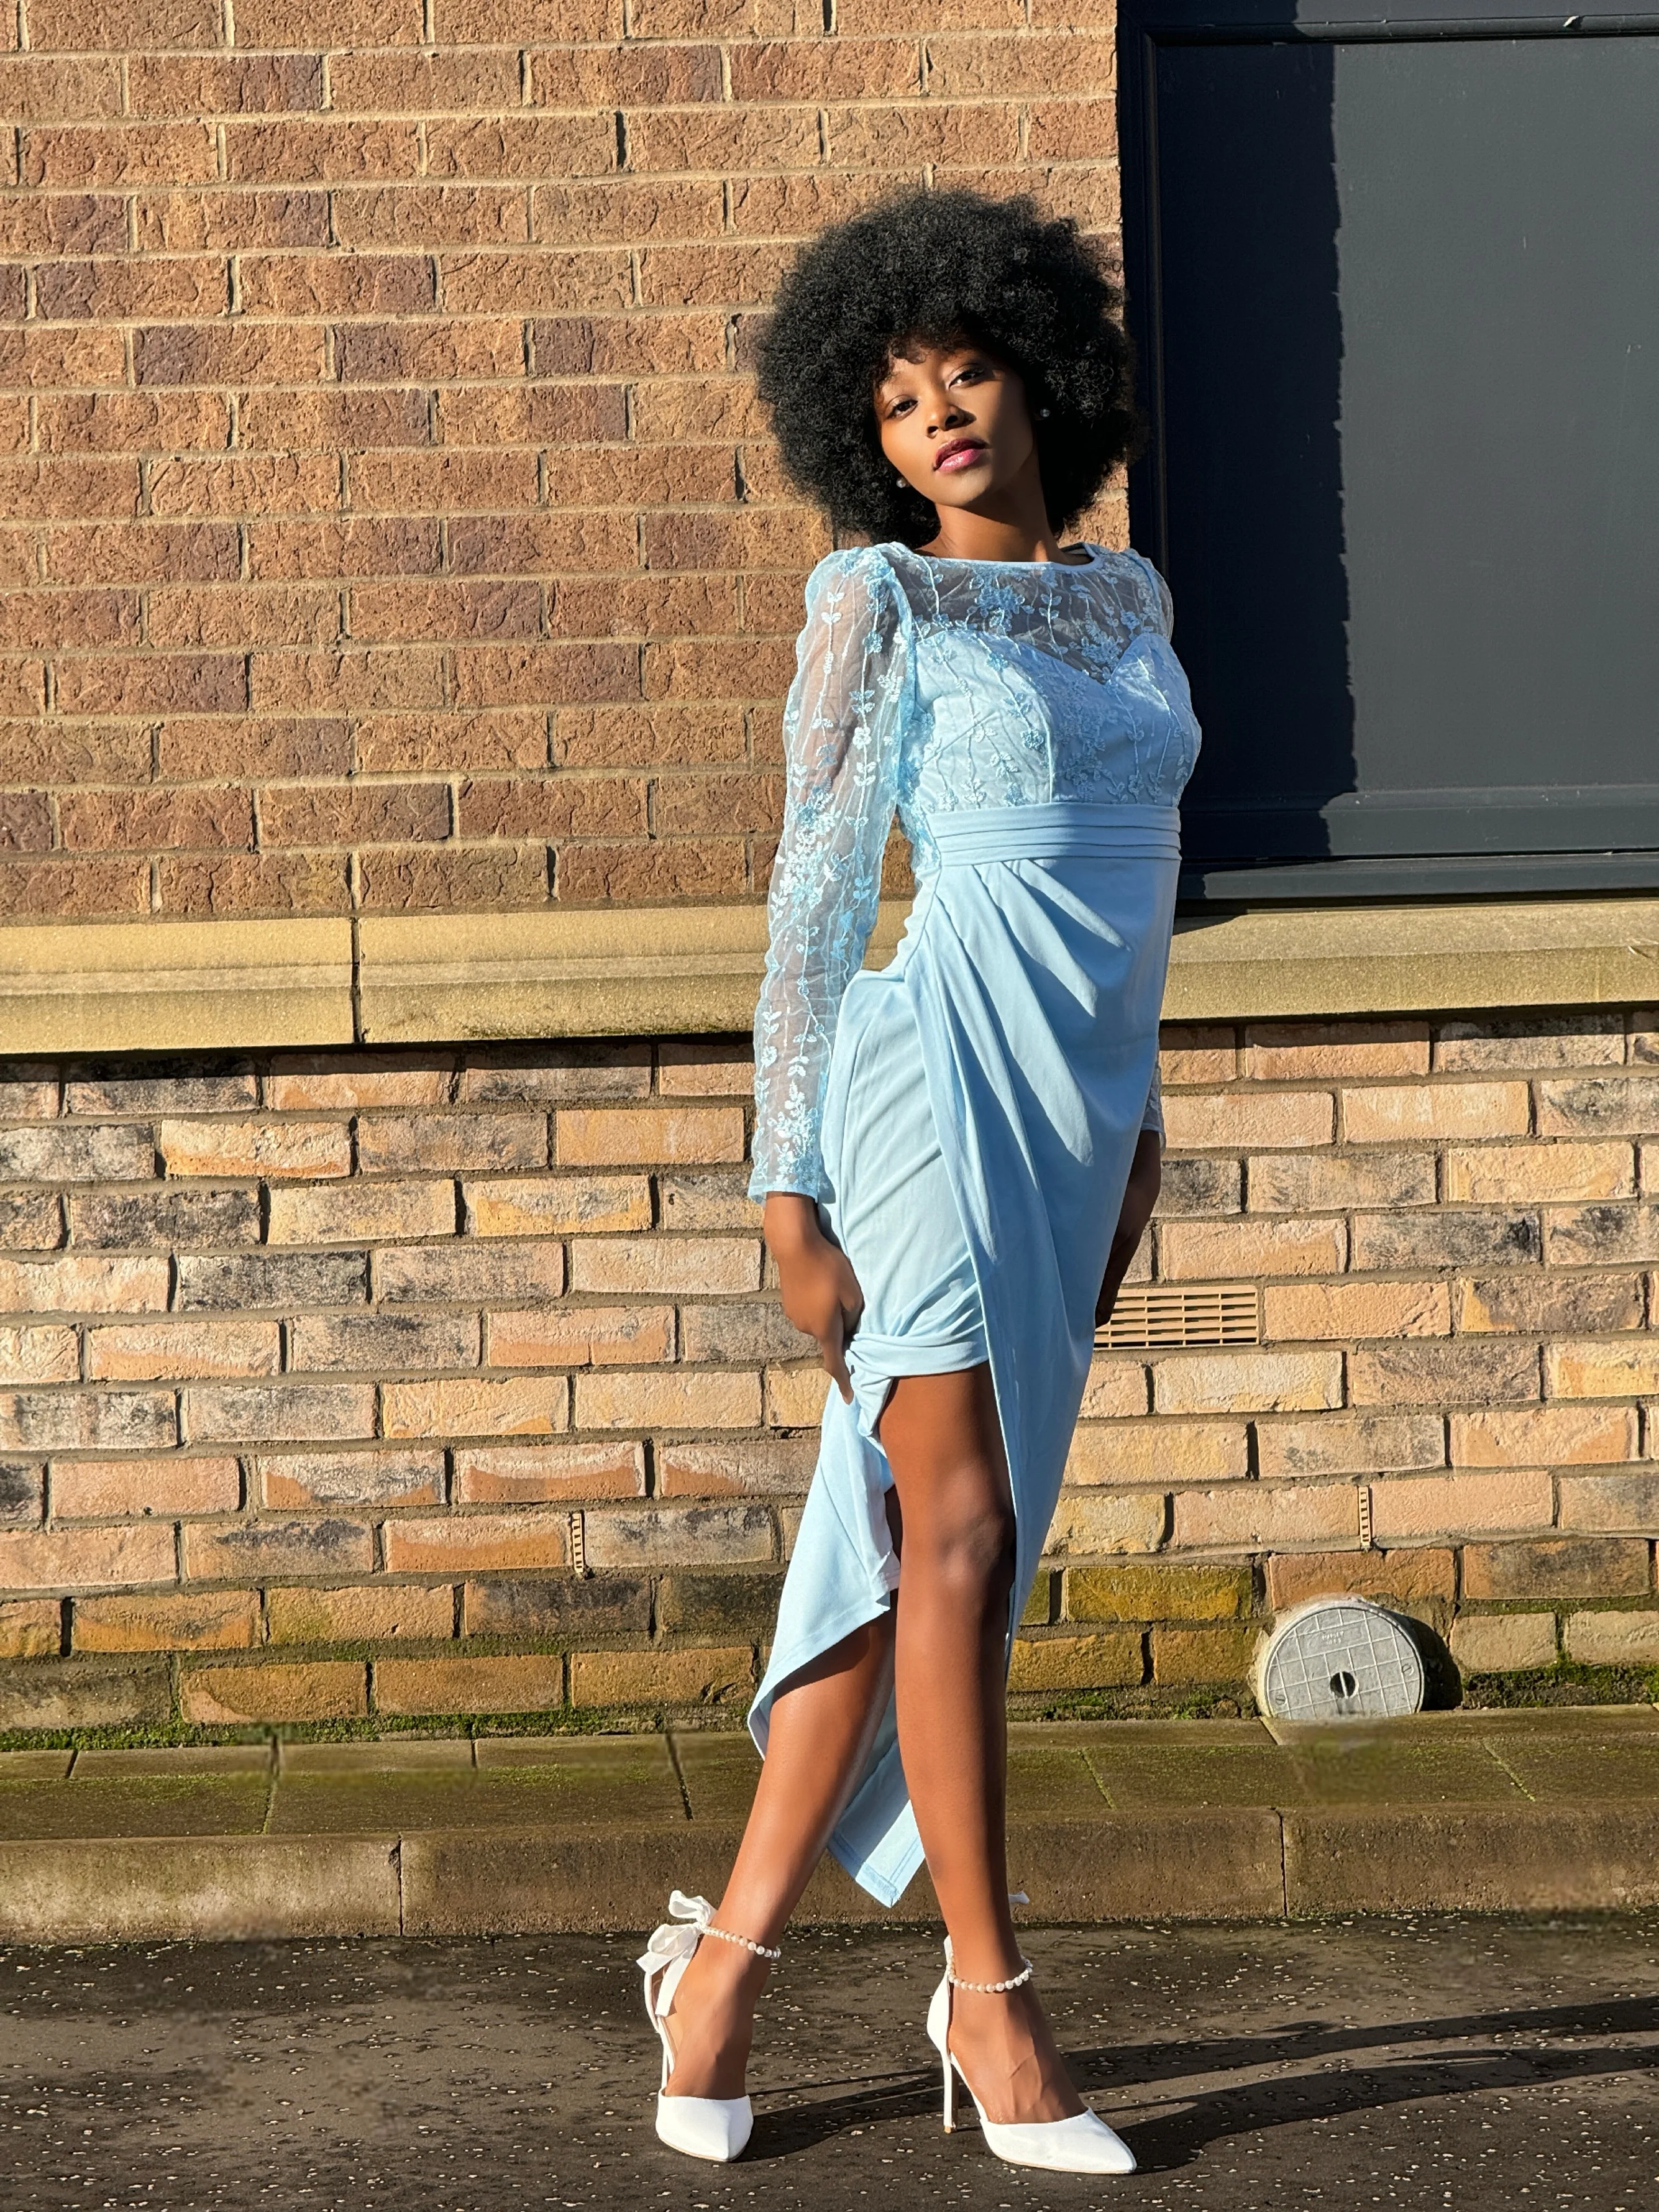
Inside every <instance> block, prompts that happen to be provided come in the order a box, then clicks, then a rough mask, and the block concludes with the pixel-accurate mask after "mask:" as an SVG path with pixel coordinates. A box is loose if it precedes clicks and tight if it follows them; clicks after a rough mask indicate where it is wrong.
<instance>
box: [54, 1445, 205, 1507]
mask: <svg viewBox="0 0 1659 2212" xmlns="http://www.w3.org/2000/svg"><path fill="white" fill-rule="evenodd" d="M241 1480H242V1479H241V1470H240V1466H239V1465H238V1463H237V1462H236V1461H235V1460H234V1459H200V1458H191V1457H187V1456H185V1455H182V1454H173V1453H165V1452H164V1453H159V1454H156V1455H153V1456H151V1457H149V1458H147V1459H80V1460H76V1459H65V1460H54V1461H53V1462H52V1518H53V1519H54V1520H56V1521H76V1520H85V1521H102V1520H113V1519H115V1518H117V1517H118V1516H133V1515H138V1514H145V1515H148V1514H166V1515H172V1514H191V1513H234V1511H235V1510H236V1508H237V1506H238V1504H240V1499H241Z"/></svg>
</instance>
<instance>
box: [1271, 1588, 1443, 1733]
mask: <svg viewBox="0 0 1659 2212" xmlns="http://www.w3.org/2000/svg"><path fill="white" fill-rule="evenodd" d="M1257 1679H1258V1681H1259V1683H1260V1695H1261V1703H1262V1705H1263V1706H1264V1707H1265V1709H1266V1710H1267V1711H1268V1712H1270V1713H1271V1714H1272V1715H1273V1717H1274V1718H1275V1719H1276V1720H1284V1721H1334V1720H1347V1719H1349V1718H1351V1717H1365V1716H1375V1717H1385V1716H1389V1715H1396V1714H1401V1713H1415V1712H1420V1711H1422V1709H1423V1689H1424V1677H1423V1661H1422V1657H1421V1655H1420V1654H1419V1650H1418V1648H1417V1645H1416V1644H1415V1642H1414V1641H1413V1638H1412V1635H1411V1632H1410V1631H1409V1629H1408V1628H1407V1626H1406V1624H1405V1623H1404V1622H1403V1621H1401V1620H1397V1619H1396V1618H1395V1615H1394V1614H1393V1613H1386V1612H1384V1610H1383V1607H1381V1606H1380V1605H1372V1604H1371V1603H1370V1601H1368V1600H1367V1599H1365V1598H1363V1597H1334V1598H1316V1599H1315V1600H1314V1601H1313V1602H1312V1603H1311V1604H1310V1605H1304V1606H1299V1607H1297V1610H1296V1611H1295V1612H1294V1613H1287V1614H1286V1616H1285V1619H1284V1620H1281V1621H1280V1622H1279V1626H1278V1627H1277V1628H1275V1629H1274V1631H1273V1634H1272V1636H1271V1637H1270V1638H1268V1639H1267V1649H1266V1650H1265V1651H1263V1653H1262V1655H1261V1662H1260V1665H1259V1667H1258V1668H1257Z"/></svg>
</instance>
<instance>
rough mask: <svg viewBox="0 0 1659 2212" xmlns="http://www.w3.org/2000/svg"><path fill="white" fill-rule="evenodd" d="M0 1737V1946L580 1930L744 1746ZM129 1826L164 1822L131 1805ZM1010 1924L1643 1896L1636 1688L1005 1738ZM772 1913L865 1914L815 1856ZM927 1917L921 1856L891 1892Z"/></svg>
mask: <svg viewBox="0 0 1659 2212" xmlns="http://www.w3.org/2000/svg"><path fill="white" fill-rule="evenodd" d="M674 1743H675V1754H676V1755H675V1758H674V1759H672V1760H671V1758H670V1755H669V1746H668V1741H667V1739H666V1738H665V1737H662V1736H653V1735H638V1736H615V1737H544V1738H539V1739H513V1738H485V1739H481V1740H480V1741H478V1742H477V1744H476V1745H474V1744H471V1743H468V1742H467V1741H465V1740H464V1739H448V1740H444V1741H435V1742H421V1741H410V1740H409V1739H395V1738H394V1739H392V1740H389V1741H385V1742H383V1743H378V1744H368V1743H359V1744H349V1745H347V1744H342V1745H331V1746H323V1747H315V1748H314V1749H307V1748H304V1747H301V1748H299V1749H297V1750H296V1749H294V1748H290V1747H283V1751H282V1753H281V1754H280V1756H273V1753H272V1751H271V1748H270V1747H269V1746H246V1745H244V1746H235V1747H224V1748H223V1749H220V1750H215V1749H211V1748H206V1749H203V1748H195V1747H179V1748H173V1749H156V1750H151V1751H137V1752H82V1753H79V1754H76V1755H74V1756H73V1757H72V1756H71V1754H70V1753H69V1752H67V1751H55V1752H52V1751H38V1752H37V1751H27V1752H17V1753H6V1754H3V1755H0V1941H9V1942H116V1941H145V1940H166V1939H169V1938H202V1939H207V1938H227V1937H228V1938H246V1939H255V1938H273V1939H274V1938H278V1937H296V1936H324V1935H337V1936H346V1935H370V1934H392V1933H396V1932H398V1930H399V1929H401V1930H402V1931H403V1932H404V1933H405V1934H409V1935H427V1936H495V1935H541V1934H553V1933H595V1932H599V1931H603V1930H610V1929H633V1928H639V1927H642V1926H648V1925H650V1923H652V1921H653V1919H654V1918H655V1917H657V1915H658V1914H659V1911H660V1910H661V1905H662V1899H664V1898H665V1896H666V1894H667V1892H668V1890H669V1889H670V1887H673V1886H675V1885H678V1886H679V1887H682V1888H686V1889H692V1890H696V1889H702V1890H705V1891H707V1892H708V1893H711V1894H712V1893H713V1892H714V1890H715V1889H717V1888H718V1887H719V1883H720V1879H721V1875H722V1870H723V1869H724V1868H725V1867H726V1865H727V1864H728V1863H730V1859H731V1856H732V1850H733V1849H734V1848H735V1845H736V1843H737V1838H738V1833H739V1831H740V1828H741V1825H742V1820H743V1816H744V1810H745V1809H746V1807H747V1803H748V1800H749V1796H750V1791H751V1790H752V1789H753V1785H754V1778H755V1773H756V1771H757V1762H756V1759H755V1758H754V1754H753V1753H752V1751H751V1750H750V1748H749V1747H748V1744H747V1740H746V1738H742V1737H738V1736H734V1735H708V1734H703V1733H701V1732H696V1731H692V1732H689V1733H683V1734H677V1735H676V1736H675V1739H674ZM158 1821H159V1822H160V1823H161V1824H162V1825H163V1826H165V1829H166V1831H167V1832H162V1833H157V1832H155V1827H154V1826H150V1828H149V1832H146V1825H147V1824H153V1823H156V1822H158ZM1009 1846H1010V1851H1009V1856H1010V1863H1011V1867H1012V1872H1013V1875H1014V1877H1015V1879H1017V1880H1018V1881H1019V1882H1020V1883H1021V1885H1022V1887H1024V1888H1026V1889H1027V1890H1029V1892H1030V1896H1031V1900H1032V1901H1031V1908H1030V1911H1031V1917H1032V1918H1033V1919H1034V1920H1036V1921H1038V1922H1049V1923H1065V1922H1074V1923H1102V1922H1110V1921H1115V1920H1144V1919H1147V1918H1158V1919H1168V1918H1184V1919H1194V1918H1197V1919H1207V1920H1257V1921H1260V1920H1275V1919H1286V1918H1288V1919H1310V1918H1317V1917H1324V1916H1330V1915H1340V1914H1348V1913H1360V1912H1413V1911H1486V1912H1497V1911H1586V1910H1591V1911H1594V1910H1603V1911H1627V1910H1632V1909H1637V1908H1640V1909H1644V1910H1646V1909H1650V1908H1651V1907H1652V1906H1654V1905H1659V1711H1656V1710H1655V1709H1654V1708H1653V1707H1650V1706H1644V1707H1629V1708H1624V1709H1618V1710H1601V1709H1596V1708H1583V1709H1577V1710H1570V1709H1561V1708H1554V1709H1545V1710H1541V1711H1532V1712H1528V1713H1524V1714H1523V1713H1519V1712H1506V1713H1502V1714H1487V1713H1480V1712H1468V1713H1446V1714H1428V1715H1424V1716H1421V1717H1419V1719H1417V1720H1415V1721H1413V1722H1408V1723H1399V1724H1376V1725H1372V1724H1370V1723H1352V1724H1350V1725H1348V1726H1346V1727H1344V1728H1340V1729H1324V1730H1322V1731H1319V1732H1316V1733H1315V1732H1310V1731H1305V1730H1304V1731H1298V1732H1297V1736H1296V1739H1295V1741H1293V1742H1291V1743H1287V1744H1285V1745H1276V1744H1274V1742H1273V1740H1272V1738H1271V1737H1270V1736H1269V1735H1268V1733H1267V1730H1266V1729H1265V1728H1263V1727H1262V1726H1261V1724H1260V1723H1253V1722H1225V1721H1224V1722H1200V1721H1188V1722H1133V1721H1131V1722H1119V1723H1058V1724H1049V1725H1047V1726H1035V1727H1032V1726H1018V1725H1017V1726H1016V1727H1015V1728H1013V1729H1012V1731H1011V1760H1010V1826H1009ZM801 1917H802V1918H803V1919H804V1920H807V1921H811V1922H817V1923H822V1924H825V1925H840V1924H848V1923H855V1922H860V1921H872V1920H878V1919H881V1918H884V1917H886V1916H884V1914H883V1913H882V1911H881V1910H880V1908H879V1907H878V1906H877V1905H874V1904H873V1903H872V1900H871V1899H869V1898H867V1897H866V1896H865V1895H864V1894H863V1893H862V1892H860V1891H859V1890H857V1889H855V1888H854V1886H853V1884H852V1883H851V1881H848V1878H847V1876H846V1875H844V1874H843V1873H842V1871H841V1869H839V1868H837V1867H835V1866H833V1865H831V1864H829V1863H827V1862H826V1863H824V1865H823V1866H822V1867H820V1869H818V1871H817V1874H816V1875H814V1877H813V1880H812V1883H811V1887H810V1888H809V1890H808V1893H807V1896H806V1899H805V1903H804V1905H803V1907H802V1913H801ZM896 1917H898V1918H900V1919H902V1920H906V1921H917V1920H922V1921H931V1920H933V1919H934V1918H936V1917H937V1906H936V1903H935V1900H934V1899H933V1893H932V1890H931V1889H930V1887H929V1886H928V1883H927V1878H926V1875H925V1874H924V1875H922V1876H921V1877H919V1879H918V1880H917V1881H916V1882H915V1884H913V1886H912V1887H911V1889H910V1890H909V1892H908V1893H907V1895H906V1896H905V1898H904V1899H903V1900H902V1904H901V1905H900V1907H899V1908H898V1911H897V1914H896Z"/></svg>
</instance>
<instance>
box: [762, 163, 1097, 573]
mask: <svg viewBox="0 0 1659 2212" xmlns="http://www.w3.org/2000/svg"><path fill="white" fill-rule="evenodd" d="M1121 304H1122V299H1121V293H1120V291H1119V289H1118V288H1117V286H1116V285H1115V283H1113V281H1112V279H1111V277H1110V276H1109V273H1108V272H1107V270H1106V269H1105V267H1104V266H1103V264H1102V261H1101V260H1100V258H1099V257H1098V256H1097V253H1096V252H1095V250H1094V249H1093V247H1092V246H1091V245H1090V243H1089V242H1088V241H1087V240H1085V239H1084V238H1083V236H1082V235H1081V234H1079V229H1078V227H1077V225H1076V223H1075V222H1073V221H1072V220H1071V219H1070V218H1069V217H1061V218H1053V217H1049V216H1044V215H1043V214H1042V211H1041V210H1039V209H1038V207H1037V206H1036V203H1035V202H1034V201H1032V200H1030V199H1029V198H1025V197H1019V198H1016V199H1006V200H999V199H989V198H987V197H984V196H983V195H981V193H978V192H971V191H939V192H930V191H910V192H905V193H903V194H902V195H900V196H897V197H892V198H890V199H887V200H884V201H883V202H881V203H880V204H878V205H877V206H875V207H873V208H871V209H869V210H866V212H864V213H862V214H860V215H857V216H853V217H852V218H851V219H850V221H848V222H841V223H836V224H835V225H833V226H832V227H831V228H829V229H828V230H825V231H823V232H821V233H820V234H819V235H818V236H817V238H816V239H814V240H812V241H811V244H810V245H808V246H805V248H803V250H802V252H800V254H799V256H798V258H796V260H795V262H794V264H793V266H792V267H791V269H790V270H789V271H788V273H787V276H785V278H784V281H783V283H782V284H781V287H780V289H779V292H778V296H777V299H776V301H775V302H774V306H773V312H772V313H771V316H770V318H769V320H768V322H767V325H766V327H765V331H764V334H763V337H762V340H761V346H760V393H761V398H762V399H763V401H764V402H765V404H766V405H767V407H768V408H769V410H770V413H771V416H772V425H773V428H774V430H775V433H776V435H777V439H778V442H779V445H780V447H781V449H782V453H783V461H784V465H785V467H786V468H787V470H788V472H789V474H790V476H791V477H792V478H793V480H794V482H795V483H797V484H798V485H799V487H800V489H801V490H802V491H804V492H805V494H806V495H807V496H808V497H809V498H810V499H811V500H812V501H814V502H815V503H816V504H817V506H819V507H823V509H824V510H825V512H826V513H828V515H829V520H830V521H831V523H832V524H833V525H834V526H835V528H836V531H837V532H840V533H842V534H847V535H852V536H859V537H864V538H869V539H871V540H872V541H876V542H879V541H881V540H884V539H894V538H896V539H899V540H900V541H902V543H903V544H908V545H921V544H926V543H927V540H928V538H931V537H933V534H934V532H936V531H937V529H938V527H939V514H938V510H937V509H936V508H935V507H934V506H933V501H931V500H928V499H924V498H923V497H922V495H921V493H920V492H916V491H913V490H912V489H910V488H909V486H908V484H906V485H900V484H899V483H896V482H895V478H894V471H893V468H892V466H891V465H890V463H889V462H888V461H887V460H886V459H884V456H883V454H882V451H881V443H880V435H879V431H878V424H877V421H876V413H875V407H874V404H873V402H874V396H875V388H876V386H877V385H878V384H879V382H880V381H881V380H882V378H883V377H884V375H885V374H886V373H887V370H888V368H889V367H890V364H891V362H893V361H894V360H895V359H896V357H897V356H898V355H899V354H900V353H901V352H902V350H903V349H905V348H906V347H908V346H909V345H910V344H912V343H915V342H917V341H920V342H921V343H922V344H924V345H936V346H938V345H949V344H952V343H963V342H964V341H965V342H966V343H969V344H973V345H981V346H984V347H985V348H987V350H988V351H990V352H991V353H993V354H994V355H995V356H997V357H998V358H999V359H1000V361H1002V362H1006V364H1007V365H1008V366H1009V367H1010V368H1013V369H1015V370H1017V371H1018V374H1019V376H1020V378H1021V379H1022V380H1023V381H1024V386H1025V392H1026V398H1027V400H1028V402H1029V404H1030V408H1031V412H1032V418H1033V421H1032V427H1033V428H1034V429H1035V430H1036V436H1037V459H1038V465H1039V466H1040V468H1041V470H1042V493H1043V499H1044V501H1045V503H1046V505H1047V507H1048V519H1049V521H1050V523H1051V524H1052V526H1054V528H1055V529H1056V530H1062V531H1063V530H1064V529H1066V527H1067V526H1068V525H1069V524H1071V523H1072V522H1073V521H1074V520H1076V519H1077V517H1078V516H1079V515H1080V514H1081V513H1083V512H1084V511H1085V508H1087V507H1089V505H1090V504H1091V501H1093V499H1094V497H1095V495H1096V494H1097V492H1098V491H1099V489H1100V488H1101V486H1102V484H1103V483H1104V482H1105V481H1106V479H1107V477H1109V475H1110V474H1111V472H1112V471H1113V470H1114V469H1115V467H1116V466H1117V465H1118V464H1119V463H1120V462H1121V461H1124V460H1127V459H1129V458H1130V457H1131V456H1132V455H1133V453H1134V451H1135V449H1136V446H1137V443H1138V434H1139V418H1138V416H1137V415H1136V413H1135V409H1134V404H1133V396H1132V389H1131V386H1132V372H1133V355H1132V353H1131V349H1130V345H1129V340H1128V337H1127V335H1126V334H1125V331H1124V329H1123V325H1122V323H1121V320H1120V319H1119V317H1120V311H1121ZM1044 407H1046V408H1047V409H1048V416H1047V418H1046V419H1039V418H1038V410H1039V409H1041V408H1044Z"/></svg>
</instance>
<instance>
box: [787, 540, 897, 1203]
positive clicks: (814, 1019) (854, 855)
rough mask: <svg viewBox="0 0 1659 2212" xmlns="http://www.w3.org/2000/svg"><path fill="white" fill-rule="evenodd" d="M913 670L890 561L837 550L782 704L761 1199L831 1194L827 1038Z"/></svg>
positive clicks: (810, 588) (877, 863)
mask: <svg viewBox="0 0 1659 2212" xmlns="http://www.w3.org/2000/svg"><path fill="white" fill-rule="evenodd" d="M914 681H915V673H914V655H913V654H912V653H911V650H910V642H909V620H908V609H907V608H906V606H905V604H904V601H903V599H902V594H901V592H900V591H899V588H898V585H897V582H896V579H895V577H894V575H893V573H892V571H891V569H890V568H889V567H888V566H887V563H886V562H885V561H884V559H883V558H882V556H881V555H880V554H879V553H878V552H877V551H875V550H872V549H871V548H869V547H860V548H859V549H856V550H852V551H848V552H840V553H832V554H830V555H829V556H828V558H827V559H825V560H823V561H821V562H819V563H818V565H817V568H815V569H814V570H813V571H812V574H811V576H810V577H809V578H808V580H807V585H806V626H805V629H803V630H802V632H801V635H800V640H799V644H798V645H797V647H796V649H795V678H794V681H793V684H791V685H790V687H789V697H788V701H787V704H786V706H785V708H784V746H785V753H786V759H787V777H786V787H785V797H784V817H783V836H782V839H781V842H780V844H779V846H778V854H777V859H776V860H775V862H774V863H773V866H772V889H771V894H770V897H769V901H768V909H767V910H768V916H769V922H770V928H771V949H770V951H769V953H768V955H767V960H766V978H765V981H764V982H763V984H762V986H761V995H760V1005H759V1006H758V1007H757V1011H756V1014H755V1107H756V1113H755V1171H754V1174H753V1176H752V1177H751V1178H750V1185H749V1190H750V1196H751V1197H753V1198H760V1197H763V1196H764V1195H765V1194H766V1193H767V1192H768V1191H772V1190H796V1191H802V1192H804V1193H805V1194H806V1195H807V1196H808V1197H811V1198H823V1197H826V1196H827V1195H828V1188H827V1186H826V1184H825V1182H824V1176H823V1160H822V1157H821V1155H820V1153H819V1150H818V1125H819V1121H820V1119H821V1117H822V1115H823V1092H824V1083H825V1079H826V1077H827V1075H828V1073H829V1048H830V1046H831V1044H832V1043H833V1042H834V1041H835V1034H836V1016H837V1014H838V1012H839V1011H840V1007H841V1000H842V993H843V992H844V991H845V990H846V988H847V986H848V983H849V982H850V981H852V978H853V976H854V975H855V974H856V973H857V971H858V969H859V968H860V965H861V964H862V962H863V959H864V953H865V948H866V945H867V944H868V943H869V939H870V932H871V931H872V928H873V927H875V921H876V907H877V902H878V899H879V897H880V893H881V862H882V853H883V850H884V847H885V845H886V842H887V833H888V829H889V828H890V825H891V823H892V819H893V812H894V808H895V805H896V799H897V786H898V763H899V750H900V743H901V739H902V734H903V729H904V724H905V720H906V718H907V715H908V708H909V702H910V695H911V691H912V688H913V685H914Z"/></svg>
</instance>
